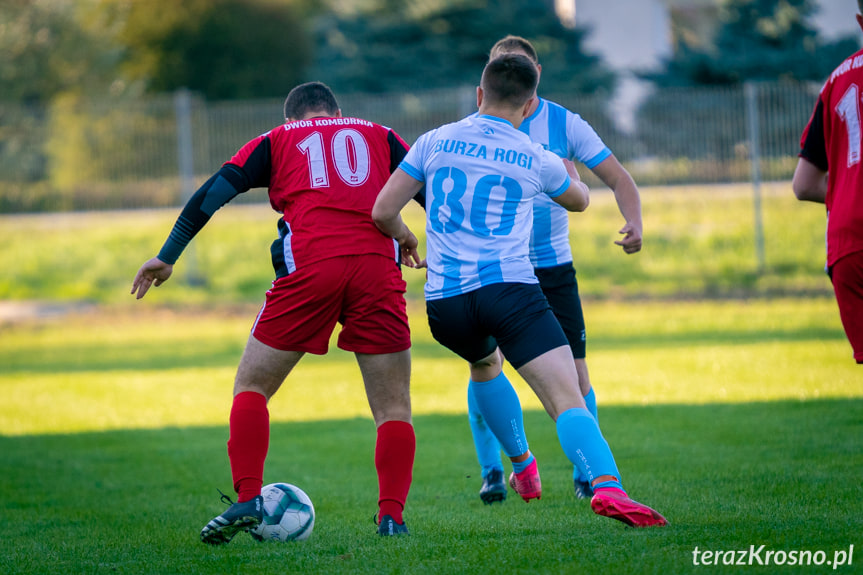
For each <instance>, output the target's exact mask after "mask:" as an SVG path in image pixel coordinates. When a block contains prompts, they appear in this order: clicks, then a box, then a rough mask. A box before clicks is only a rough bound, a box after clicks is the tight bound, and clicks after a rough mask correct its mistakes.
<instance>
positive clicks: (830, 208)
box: [800, 50, 863, 266]
mask: <svg viewBox="0 0 863 575" xmlns="http://www.w3.org/2000/svg"><path fill="white" fill-rule="evenodd" d="M861 117H863V50H860V51H859V52H857V53H856V54H853V55H852V56H850V57H849V58H848V59H846V60H845V61H844V62H842V64H840V65H839V67H838V68H836V70H834V71H833V73H832V74H831V75H830V78H829V79H828V80H827V82H826V83H825V84H824V87H823V88H821V94H820V96H819V97H818V102H817V104H816V105H815V111H814V112H813V114H812V117H811V118H810V120H809V123H808V124H807V126H806V129H805V130H804V131H803V136H802V137H801V139H800V148H801V150H800V156H801V157H802V158H805V159H806V160H808V161H810V162H812V163H813V164H814V165H815V166H817V167H818V168H820V169H821V170H824V171H825V172H829V174H828V177H827V197H826V199H825V204H826V206H827V265H828V266H832V265H833V264H834V263H836V261H837V260H838V259H840V258H842V257H844V256H846V255H848V254H851V253H854V252H859V251H863V166H861V159H863V158H861V148H863V133H861V127H863V126H861Z"/></svg>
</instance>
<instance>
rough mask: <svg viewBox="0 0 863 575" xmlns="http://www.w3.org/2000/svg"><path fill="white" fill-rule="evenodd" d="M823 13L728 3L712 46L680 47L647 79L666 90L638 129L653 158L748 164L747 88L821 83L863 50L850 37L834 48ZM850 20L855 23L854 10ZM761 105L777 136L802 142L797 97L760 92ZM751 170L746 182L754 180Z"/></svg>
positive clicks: (791, 144) (780, 4) (807, 3)
mask: <svg viewBox="0 0 863 575" xmlns="http://www.w3.org/2000/svg"><path fill="white" fill-rule="evenodd" d="M815 9H816V6H815V4H814V2H813V1H812V0H726V2H725V3H724V4H723V6H722V9H721V10H720V13H719V14H720V22H719V27H718V29H717V33H716V37H715V41H714V42H713V43H712V44H713V45H712V46H694V45H691V44H689V43H687V42H686V40H685V39H680V41H679V43H678V50H677V52H676V53H675V54H674V56H673V57H672V58H670V59H668V60H667V61H666V62H665V63H664V65H663V66H662V68H661V69H660V70H659V71H655V72H650V73H644V74H641V76H642V77H643V78H645V79H648V80H651V81H653V82H654V83H655V85H656V86H657V87H658V88H659V90H657V91H655V92H654V93H653V94H652V95H650V96H649V97H648V98H646V99H645V100H644V102H642V104H641V105H640V107H639V110H638V115H637V121H636V125H637V127H636V129H637V132H638V134H643V135H645V139H647V138H649V139H650V141H651V142H652V144H651V149H650V153H651V154H656V155H659V156H665V157H670V158H699V159H708V160H712V161H720V162H733V161H734V160H738V161H739V160H746V158H748V153H749V151H748V150H749V148H748V140H747V131H746V130H747V124H746V121H747V116H746V109H747V108H746V101H745V100H744V97H743V91H742V89H740V86H742V85H743V84H744V83H745V82H768V81H769V82H775V81H798V82H799V81H818V82H821V81H823V80H824V79H825V78H826V76H827V75H828V74H829V73H830V72H831V71H832V70H833V68H835V67H836V66H837V65H838V64H839V63H840V62H841V61H842V60H843V59H844V58H845V57H847V56H848V55H850V54H852V53H854V52H856V51H857V50H858V49H859V48H858V46H859V45H858V44H857V42H856V40H854V39H853V38H850V37H847V38H842V39H839V40H836V41H833V42H826V41H824V40H823V39H821V38H820V37H819V36H818V34H817V31H816V29H815V27H814V26H813V25H812V24H811V17H812V15H813V14H814V12H815ZM848 17H849V18H853V12H852V11H850V10H849V12H848ZM694 87H712V88H717V87H726V88H727V90H725V91H717V90H707V89H702V90H693V88H694ZM756 97H757V109H770V110H772V121H773V123H774V129H775V130H784V131H785V132H787V133H789V134H799V131H800V130H801V129H802V128H803V126H804V125H805V122H806V117H805V116H804V117H801V116H800V112H799V106H796V105H795V102H796V101H797V100H796V99H797V98H799V96H798V94H797V91H795V90H791V89H786V90H781V89H773V90H766V89H759V90H758V91H757V92H756ZM656 134H662V136H663V137H662V138H657V137H656ZM785 143H786V144H787V145H784V146H774V147H772V148H770V149H767V148H766V147H764V146H762V150H761V154H762V156H770V155H775V156H783V155H790V154H793V153H794V152H795V150H796V144H797V141H796V139H794V138H788V140H787V142H785ZM745 168H746V166H744V172H743V174H744V177H748V173H747V172H746V171H745ZM716 170H718V171H719V172H720V173H724V174H725V177H726V178H728V179H729V180H730V179H733V178H734V177H735V176H734V175H733V174H732V173H731V172H730V171H729V170H728V169H727V168H724V167H722V166H720V165H718V164H717V165H716ZM711 177H713V176H711Z"/></svg>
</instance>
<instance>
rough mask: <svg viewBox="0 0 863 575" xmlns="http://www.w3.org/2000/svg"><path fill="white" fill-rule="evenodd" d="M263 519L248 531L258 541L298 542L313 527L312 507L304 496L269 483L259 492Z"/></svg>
mask: <svg viewBox="0 0 863 575" xmlns="http://www.w3.org/2000/svg"><path fill="white" fill-rule="evenodd" d="M261 495H262V496H263V498H264V517H263V520H262V521H261V524H260V525H258V526H257V527H256V528H255V529H253V530H252V531H250V532H249V533H251V535H252V537H254V538H255V539H257V540H258V541H302V540H304V539H308V538H309V535H311V534H312V529H313V528H314V527H315V506H314V505H312V500H311V499H309V496H308V495H306V492H305V491H303V490H302V489H300V488H299V487H297V486H296V485H291V484H290V483H270V484H269V485H265V486H264V488H263V489H262V490H261Z"/></svg>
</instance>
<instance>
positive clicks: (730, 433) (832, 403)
mask: <svg viewBox="0 0 863 575" xmlns="http://www.w3.org/2000/svg"><path fill="white" fill-rule="evenodd" d="M139 303H142V302H139ZM411 311H412V312H413V313H412V316H413V328H414V339H415V346H414V366H413V367H414V377H413V403H414V409H415V414H416V416H415V427H416V433H417V439H418V448H417V459H416V466H415V472H414V484H413V487H412V490H411V495H410V497H409V500H408V504H409V507H408V511H407V514H406V518H407V520H408V524H409V527H410V528H411V531H412V535H411V536H410V537H409V538H404V539H399V540H381V539H380V538H378V537H377V536H376V535H374V526H373V524H372V522H371V515H372V513H373V512H374V511H375V496H376V480H375V474H374V468H373V464H372V460H373V451H374V426H373V424H372V422H371V420H370V418H369V416H368V407H367V405H366V403H365V398H364V396H363V392H362V386H361V384H360V382H359V373H358V370H357V368H356V366H355V364H354V361H353V358H352V357H351V356H350V355H349V354H346V353H343V352H340V351H337V350H333V351H331V353H330V355H328V356H326V357H311V356H310V357H307V358H305V359H304V360H303V362H301V364H300V365H299V367H298V368H297V370H296V371H295V373H294V374H293V375H292V376H291V378H290V379H289V380H288V382H287V383H286V384H285V386H284V387H283V388H282V390H281V391H280V392H279V394H277V395H276V397H275V398H274V399H273V401H272V402H271V405H270V408H271V413H272V419H273V433H272V440H271V449H270V455H269V458H268V462H267V469H266V475H265V480H266V481H267V482H270V481H288V482H292V483H296V484H298V485H300V486H301V487H303V488H304V489H305V490H306V491H307V492H308V493H309V495H310V496H311V498H312V500H313V501H314V502H315V505H316V509H317V523H316V527H315V532H314V534H313V535H312V537H311V539H310V540H309V541H307V542H304V543H299V544H287V545H277V544H257V543H255V542H253V541H252V540H251V539H250V538H248V537H246V536H244V535H243V536H239V537H238V538H237V540H235V541H234V542H232V543H231V544H230V545H229V546H227V547H225V548H218V549H212V548H208V547H206V546H204V545H202V544H201V543H200V542H199V541H198V531H199V530H200V528H201V527H202V526H203V524H204V523H206V521H207V520H209V519H210V517H211V516H213V515H215V514H217V513H218V512H220V511H221V509H222V505H221V504H220V503H219V500H218V493H217V491H216V489H217V488H218V489H222V490H223V491H226V492H230V473H229V468H228V461H227V455H226V451H225V441H226V440H227V425H226V420H227V411H228V409H229V404H230V391H231V383H232V379H233V372H234V367H235V364H236V362H237V360H238V358H239V355H240V353H241V352H242V347H243V344H244V341H245V338H246V336H247V333H248V328H249V325H250V321H251V319H252V317H253V315H254V309H253V308H249V309H244V310H234V311H233V312H232V313H220V314H216V313H212V314H205V315H198V314H191V313H188V314H187V313H178V312H169V311H164V310H160V309H158V308H155V307H153V306H149V307H141V308H138V309H133V310H129V309H127V308H123V309H119V308H111V307H109V308H105V309H103V310H101V312H100V313H96V314H93V313H89V314H86V315H71V316H66V317H63V318H54V319H47V320H41V321H29V322H23V323H13V324H10V323H7V324H6V325H4V326H3V328H2V330H0V365H2V366H3V368H2V370H0V372H2V373H0V388H2V390H3V396H4V401H3V403H2V404H0V433H2V437H0V453H2V454H3V456H2V458H0V477H3V480H2V482H0V510H2V511H0V514H2V517H3V518H4V520H3V521H2V522H0V566H2V568H3V571H4V572H8V573H250V572H259V573H286V572H287V573H303V572H312V573H332V572H346V573H415V572H419V573H482V572H492V573H499V572H515V573H581V572H585V571H593V572H597V571H609V572H614V573H658V572H662V573H681V572H688V571H689V570H691V569H695V567H694V566H693V565H692V561H693V555H692V552H693V550H694V548H695V547H696V546H698V548H699V550H705V549H713V550H724V551H727V550H748V549H749V546H750V545H756V547H757V546H760V545H762V544H763V545H766V549H772V550H774V551H785V552H789V551H792V550H810V551H812V552H817V551H821V550H823V551H824V552H825V553H827V554H828V555H829V558H830V559H831V560H832V558H833V553H834V552H839V551H841V550H848V549H849V546H850V545H852V544H853V545H855V548H856V549H858V550H859V549H860V548H863V540H861V535H860V534H861V533H863V519H861V517H863V503H861V501H863V489H861V486H860V483H859V478H860V476H861V473H863V450H861V437H863V389H861V386H860V382H861V373H860V368H859V367H857V366H856V365H854V364H853V362H852V361H851V359H850V349H849V348H848V344H847V342H846V341H845V339H844V337H843V334H842V331H841V327H840V326H839V324H838V319H837V313H836V310H835V304H834V303H833V302H832V300H830V299H828V298H816V299H809V300H802V299H787V300H777V301H772V302H771V301H765V300H759V301H740V302H738V301H726V302H679V303H675V304H667V303H656V302H653V303H647V302H624V303H616V302H595V303H593V304H592V305H590V306H589V307H588V308H587V313H588V317H587V320H588V325H589V326H592V329H591V331H590V334H591V335H590V351H589V359H590V366H591V375H592V379H593V381H594V383H595V386H596V389H597V394H598V397H599V402H600V422H601V425H602V427H603V430H604V433H605V435H606V437H607V439H608V440H609V443H610V444H611V446H612V449H613V450H614V452H615V455H616V457H617V459H618V463H619V466H620V468H621V472H622V473H623V474H624V481H625V484H626V486H627V488H628V489H629V490H630V493H631V494H632V495H633V497H635V498H638V499H642V500H644V501H646V502H649V503H650V504H652V505H654V506H656V507H657V508H658V509H660V510H661V511H662V512H663V513H664V514H665V515H666V516H667V517H668V518H669V520H670V521H671V526H670V527H668V528H667V529H655V530H647V531H637V530H632V529H627V528H625V527H624V526H623V525H622V524H619V523H617V522H614V521H611V520H607V519H603V518H600V517H596V516H594V515H593V514H592V513H591V512H590V511H589V508H588V506H587V504H586V503H585V502H579V501H576V500H575V499H574V497H573V495H572V493H571V478H570V465H569V463H568V462H567V461H565V458H564V456H563V454H562V452H561V450H560V447H559V446H558V444H557V440H556V436H555V431H554V426H553V425H552V423H551V421H550V419H549V418H548V417H547V416H546V415H545V414H544V412H541V411H540V408H539V405H538V402H537V401H536V399H535V398H534V397H533V396H532V395H531V394H530V392H529V390H528V389H527V388H526V386H525V385H524V384H523V383H522V382H521V380H520V379H518V377H517V375H512V374H511V375H512V379H513V381H514V382H515V385H516V387H517V390H518V392H519V394H520V396H521V397H522V400H523V404H524V407H525V409H526V427H527V431H528V433H529V438H530V441H531V448H532V450H533V451H534V452H535V453H536V455H537V458H538V461H539V463H540V470H541V473H542V476H543V485H544V494H543V499H542V500H541V501H539V502H533V503H531V504H525V503H523V502H521V501H520V500H517V499H516V498H515V497H514V496H513V495H512V494H510V498H509V499H508V501H507V502H506V503H505V504H504V505H499V506H494V507H486V506H483V505H482V504H481V502H480V500H479V498H478V497H477V491H478V488H479V476H478V469H477V466H476V462H475V456H474V454H473V445H472V442H471V440H470V432H469V428H468V425H467V421H466V416H465V413H464V412H465V399H464V394H465V389H466V388H465V380H466V373H465V369H464V367H463V365H462V363H461V362H460V361H459V360H458V359H457V358H454V357H453V356H452V355H451V354H449V353H448V352H446V351H444V350H443V349H442V348H440V347H439V346H437V344H435V343H434V342H433V341H432V340H431V339H430V337H429V335H428V332H427V329H426V328H425V327H424V321H425V318H424V314H423V313H422V310H421V309H419V308H416V307H412V309H411ZM858 552H859V551H858ZM854 560H855V563H854V564H852V565H851V566H848V567H842V568H841V569H842V571H843V572H854V571H856V569H858V568H859V567H857V566H856V561H857V560H859V561H863V559H858V557H856V556H855V557H854ZM716 569H720V570H721V567H719V568H716ZM726 569H728V568H726ZM739 569H740V568H735V570H739ZM752 569H753V570H755V571H760V572H771V570H770V569H765V568H764V567H753V568H752ZM774 569H778V568H776V567H774ZM809 569H816V567H815V566H812V567H810V568H809ZM786 570H787V571H788V572H795V571H794V570H793V569H789V568H787V567H786V568H785V569H784V570H782V572H786ZM745 571H746V569H744V572H745ZM807 572H808V571H807Z"/></svg>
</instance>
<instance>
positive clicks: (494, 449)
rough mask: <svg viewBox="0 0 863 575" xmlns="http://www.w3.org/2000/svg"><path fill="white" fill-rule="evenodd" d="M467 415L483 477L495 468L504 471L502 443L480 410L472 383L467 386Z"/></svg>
mask: <svg viewBox="0 0 863 575" xmlns="http://www.w3.org/2000/svg"><path fill="white" fill-rule="evenodd" d="M467 417H468V421H469V422H470V431H471V434H472V435H473V445H474V447H475V448H476V458H477V459H478V460H479V464H480V466H481V467H482V476H483V479H484V478H486V477H488V474H489V473H491V471H492V470H494V469H497V470H499V471H503V463H501V460H500V443H498V441H497V439H496V438H495V436H494V433H492V432H491V429H489V428H488V425H486V422H485V418H483V416H482V414H481V413H480V412H479V407H478V406H477V404H476V398H475V397H474V395H473V386H472V385H468V386H467Z"/></svg>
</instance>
